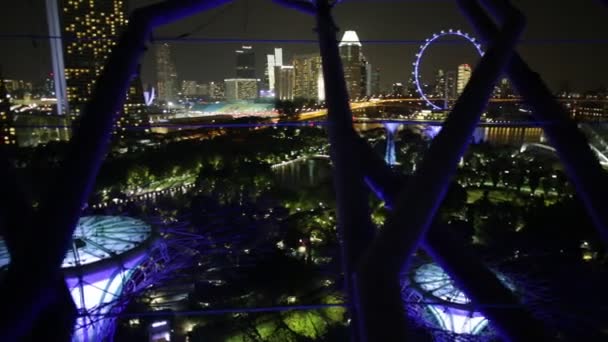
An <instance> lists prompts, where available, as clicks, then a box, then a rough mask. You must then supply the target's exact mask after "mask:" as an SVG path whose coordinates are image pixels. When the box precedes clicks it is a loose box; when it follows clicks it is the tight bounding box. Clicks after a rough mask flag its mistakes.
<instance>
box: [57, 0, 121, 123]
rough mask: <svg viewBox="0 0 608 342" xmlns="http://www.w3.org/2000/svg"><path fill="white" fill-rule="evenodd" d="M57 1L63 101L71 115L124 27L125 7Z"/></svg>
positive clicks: (113, 2) (114, 1)
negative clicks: (62, 52)
mask: <svg viewBox="0 0 608 342" xmlns="http://www.w3.org/2000/svg"><path fill="white" fill-rule="evenodd" d="M59 1H61V10H60V12H61V19H62V20H61V22H62V25H61V27H62V33H63V43H64V52H65V53H64V56H65V79H66V82H67V100H68V102H69V106H70V109H71V112H72V113H73V114H79V113H80V112H81V111H82V107H83V105H84V104H85V103H87V102H88V101H89V100H90V98H91V95H92V93H93V90H94V88H95V82H96V80H97V78H98V77H99V76H100V75H101V72H102V71H103V68H104V65H105V63H106V59H107V58H108V56H109V54H110V52H111V51H112V48H113V47H114V46H115V45H116V44H117V39H118V37H119V35H120V34H121V32H122V30H123V28H124V27H125V26H126V25H127V4H126V2H125V1H122V0H108V1H77V0H59Z"/></svg>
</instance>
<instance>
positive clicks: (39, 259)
mask: <svg viewBox="0 0 608 342" xmlns="http://www.w3.org/2000/svg"><path fill="white" fill-rule="evenodd" d="M227 2H229V1H227V0H207V1H205V0H181V1H165V2H162V3H158V4H155V5H151V6H148V7H144V8H141V9H138V10H135V11H134V12H133V14H132V15H131V17H130V20H129V25H128V26H127V29H126V31H125V32H124V33H123V34H122V36H121V38H120V41H119V43H118V45H117V46H116V47H115V48H114V51H113V52H112V54H111V55H110V58H109V59H108V62H107V64H106V67H105V69H104V70H105V71H104V73H103V74H102V75H101V77H100V78H99V79H98V81H97V85H96V88H95V91H94V95H93V97H92V99H91V101H90V102H89V103H87V105H86V107H85V109H84V112H83V115H82V118H81V121H80V125H79V128H78V130H77V132H76V134H75V135H74V137H73V138H72V141H71V143H70V150H69V153H68V155H67V158H66V163H65V165H64V167H63V168H62V169H61V171H60V172H58V177H57V179H56V180H55V182H54V183H53V184H51V186H50V188H49V191H48V193H47V196H46V197H45V198H44V200H43V201H41V203H40V211H39V214H38V215H36V217H34V223H33V227H35V228H36V232H35V234H36V239H30V240H29V241H28V243H29V246H28V248H29V250H30V252H31V253H29V254H28V255H27V256H26V257H25V258H23V260H22V261H21V262H20V263H19V264H15V265H11V266H12V267H11V268H12V270H13V272H10V271H9V272H8V274H7V277H6V278H5V283H4V284H3V285H5V286H6V287H7V288H6V291H3V292H2V294H0V296H1V297H0V300H1V301H2V303H3V306H2V311H1V316H0V318H6V319H0V339H1V340H3V341H14V340H18V339H20V338H21V337H22V336H24V334H26V333H27V332H28V331H31V330H32V329H33V326H32V325H33V324H34V322H35V321H36V320H37V318H39V314H40V313H41V312H43V311H44V310H45V309H46V308H47V306H48V305H49V304H50V303H52V302H53V300H54V298H55V297H56V296H55V294H56V293H57V291H62V290H61V289H59V288H57V287H55V286H45V285H46V284H47V282H48V281H49V278H51V279H54V278H57V276H58V275H59V274H60V267H61V262H62V260H63V257H64V256H65V253H66V251H67V249H68V246H69V243H70V240H71V237H72V233H73V231H74V228H75V227H76V223H77V222H78V218H79V216H80V212H81V209H82V207H83V205H84V204H85V203H86V200H87V198H88V197H89V195H90V192H91V189H92V187H93V185H94V182H95V178H96V176H97V173H98V171H99V167H100V165H101V163H102V161H103V159H104V157H105V155H106V153H107V150H108V146H109V142H110V135H111V132H112V126H113V124H114V122H115V121H116V119H117V115H116V113H118V112H120V110H121V108H122V106H123V103H124V100H125V94H126V93H127V89H128V86H129V83H130V81H131V78H132V77H133V75H135V73H136V72H137V68H138V65H139V60H140V59H141V56H142V55H143V53H144V51H145V49H146V47H145V42H146V40H147V39H149V38H150V36H151V33H152V30H154V29H155V28H156V27H158V26H161V25H164V24H167V23H170V22H173V21H176V20H179V19H181V18H184V17H187V16H190V15H193V14H196V13H198V12H201V11H204V10H208V9H210V8H213V7H217V6H219V5H223V4H225V3H227ZM57 196H61V200H58V199H57V198H56V197H57ZM24 274H28V279H29V281H30V282H31V284H32V286H23V278H22V277H23V275H24ZM30 282H28V283H30ZM17 323H18V324H17Z"/></svg>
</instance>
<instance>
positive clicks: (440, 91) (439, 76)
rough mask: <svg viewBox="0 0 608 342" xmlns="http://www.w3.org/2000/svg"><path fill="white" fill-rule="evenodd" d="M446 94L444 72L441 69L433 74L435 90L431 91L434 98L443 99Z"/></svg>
mask: <svg viewBox="0 0 608 342" xmlns="http://www.w3.org/2000/svg"><path fill="white" fill-rule="evenodd" d="M446 93H447V89H446V81H445V72H444V71H443V70H442V69H439V70H437V72H436V73H435V89H434V91H433V95H434V96H435V97H439V98H445V94H446Z"/></svg>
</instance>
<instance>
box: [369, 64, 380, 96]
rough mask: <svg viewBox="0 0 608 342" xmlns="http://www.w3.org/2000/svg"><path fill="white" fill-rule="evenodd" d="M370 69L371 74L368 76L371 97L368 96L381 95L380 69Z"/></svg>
mask: <svg viewBox="0 0 608 342" xmlns="http://www.w3.org/2000/svg"><path fill="white" fill-rule="evenodd" d="M369 69H370V74H369V75H368V77H369V81H368V83H369V87H370V90H369V93H370V94H369V95H368V96H378V95H380V93H381V92H382V91H381V89H380V68H375V69H373V68H371V67H370V68H369Z"/></svg>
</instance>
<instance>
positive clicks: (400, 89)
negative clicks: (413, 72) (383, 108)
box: [392, 83, 405, 97]
mask: <svg viewBox="0 0 608 342" xmlns="http://www.w3.org/2000/svg"><path fill="white" fill-rule="evenodd" d="M392 95H393V96H395V97H403V96H404V95H405V87H404V86H403V83H393V91H392Z"/></svg>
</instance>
